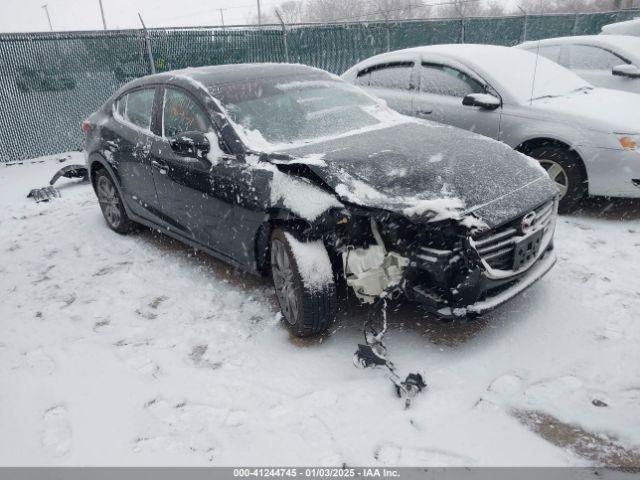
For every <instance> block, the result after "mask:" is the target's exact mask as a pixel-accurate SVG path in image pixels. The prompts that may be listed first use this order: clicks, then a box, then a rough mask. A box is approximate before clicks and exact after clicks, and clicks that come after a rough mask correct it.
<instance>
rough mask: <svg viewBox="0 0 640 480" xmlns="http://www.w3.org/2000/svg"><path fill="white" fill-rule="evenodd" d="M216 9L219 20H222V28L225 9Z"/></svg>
mask: <svg viewBox="0 0 640 480" xmlns="http://www.w3.org/2000/svg"><path fill="white" fill-rule="evenodd" d="M218 10H220V21H221V22H222V28H224V11H225V10H226V9H225V8H219V9H218Z"/></svg>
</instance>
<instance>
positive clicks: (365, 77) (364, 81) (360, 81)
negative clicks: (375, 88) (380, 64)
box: [354, 70, 371, 87]
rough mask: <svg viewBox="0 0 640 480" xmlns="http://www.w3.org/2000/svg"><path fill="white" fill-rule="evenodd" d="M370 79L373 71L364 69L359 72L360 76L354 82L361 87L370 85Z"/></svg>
mask: <svg viewBox="0 0 640 480" xmlns="http://www.w3.org/2000/svg"><path fill="white" fill-rule="evenodd" d="M370 79H371V72H370V71H367V70H364V71H362V72H360V73H358V76H357V78H356V81H355V82H354V83H355V84H356V85H358V86H359V87H368V86H369V80H370Z"/></svg>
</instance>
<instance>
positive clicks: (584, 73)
mask: <svg viewBox="0 0 640 480" xmlns="http://www.w3.org/2000/svg"><path fill="white" fill-rule="evenodd" d="M563 58H564V61H563V62H564V63H565V66H567V67H568V68H569V69H571V70H572V71H573V72H574V73H575V74H576V75H578V76H580V77H582V78H584V79H585V80H586V81H588V82H589V83H592V84H593V85H596V86H598V87H602V88H612V89H614V90H625V91H629V92H638V91H639V90H640V80H639V79H633V78H627V77H620V76H616V75H613V67H618V66H620V65H629V64H631V62H630V61H629V60H627V59H626V58H623V57H622V56H620V55H617V54H615V53H613V52H611V51H609V50H605V49H604V48H601V47H596V46H593V45H566V46H565V52H564V53H563Z"/></svg>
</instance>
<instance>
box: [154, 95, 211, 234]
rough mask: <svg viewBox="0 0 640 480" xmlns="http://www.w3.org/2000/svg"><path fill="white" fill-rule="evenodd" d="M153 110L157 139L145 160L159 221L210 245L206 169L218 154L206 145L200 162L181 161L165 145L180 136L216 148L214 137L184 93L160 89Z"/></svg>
mask: <svg viewBox="0 0 640 480" xmlns="http://www.w3.org/2000/svg"><path fill="white" fill-rule="evenodd" d="M158 108H159V109H160V112H159V115H158V117H159V118H160V133H161V137H160V138H159V139H158V141H157V142H156V143H155V144H154V145H153V146H152V148H151V152H150V156H151V164H152V166H153V177H154V180H155V183H156V190H157V192H158V199H159V202H160V210H161V212H162V216H163V220H164V221H165V222H166V224H167V226H168V228H170V229H172V230H174V231H175V232H177V233H179V234H181V235H183V236H185V237H187V238H189V239H191V240H196V241H198V242H199V243H202V244H204V245H210V244H211V243H212V238H213V231H214V230H215V229H216V228H217V226H218V224H219V219H218V212H217V209H216V202H215V200H214V199H213V198H212V197H211V195H210V192H211V179H210V177H211V168H212V164H213V162H216V161H218V158H217V157H219V156H221V154H222V152H221V151H220V149H219V147H218V146H217V145H212V147H211V152H209V154H208V155H207V157H206V158H195V157H191V156H184V155H181V154H179V153H177V152H174V150H173V149H172V147H171V140H172V139H173V138H175V137H177V136H178V135H180V134H182V133H185V132H202V133H205V134H207V136H208V138H209V141H210V142H214V143H217V136H216V135H217V134H216V133H215V130H214V128H213V125H212V123H211V121H210V119H209V117H208V116H207V115H206V113H205V111H204V109H203V108H202V107H201V106H200V105H199V104H198V103H197V101H196V100H195V99H194V98H193V97H191V95H190V94H189V93H188V92H186V91H184V90H181V89H177V88H168V87H167V88H163V89H162V100H161V101H160V102H159V105H158Z"/></svg>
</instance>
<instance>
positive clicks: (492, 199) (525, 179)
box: [279, 121, 556, 228]
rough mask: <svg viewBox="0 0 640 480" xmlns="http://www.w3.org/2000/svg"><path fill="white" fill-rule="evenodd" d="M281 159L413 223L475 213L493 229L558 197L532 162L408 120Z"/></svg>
mask: <svg viewBox="0 0 640 480" xmlns="http://www.w3.org/2000/svg"><path fill="white" fill-rule="evenodd" d="M279 153H282V154H286V155H289V156H291V157H294V158H295V159H296V160H292V161H295V162H296V163H306V165H307V166H308V167H309V168H310V169H311V170H313V172H314V173H315V174H316V175H318V176H319V177H320V178H321V179H322V180H323V181H324V182H325V183H326V184H327V185H329V186H330V187H331V188H332V189H333V190H334V191H335V192H336V194H337V195H338V197H340V199H341V200H343V201H346V202H350V203H355V204H358V205H361V206H365V207H373V208H382V209H386V210H390V211H394V212H397V213H401V214H403V215H405V216H407V217H410V218H412V219H413V220H414V221H416V220H417V221H437V220H443V219H445V218H458V219H463V218H465V217H469V215H471V214H472V216H473V217H476V218H477V219H480V220H481V221H482V222H484V223H485V224H486V225H487V226H488V227H490V228H493V227H496V226H498V225H500V224H502V223H504V222H506V221H509V220H512V219H513V218H516V217H518V216H521V215H523V214H526V213H527V212H529V211H531V210H532V209H534V208H535V207H537V206H539V205H540V204H542V203H543V202H545V201H547V200H549V199H550V198H552V197H553V196H554V195H555V194H556V189H555V186H554V184H553V183H552V182H551V181H550V180H549V178H548V176H547V175H546V173H545V172H544V170H543V169H542V168H541V167H540V166H539V165H538V163H537V162H536V161H535V160H532V159H531V158H528V157H526V156H524V155H522V154H520V153H518V152H515V151H514V150H512V149H511V148H510V147H508V146H507V145H505V144H502V143H500V142H497V141H494V140H492V139H489V138H487V137H483V136H480V135H477V134H474V133H471V132H468V131H466V130H461V129H458V128H454V127H449V126H444V125H440V124H436V123H432V122H422V121H407V122H406V123H400V124H395V125H391V126H387V127H384V128H378V129H374V130H369V131H364V132H358V133H355V134H353V135H349V136H343V137H338V138H333V139H330V140H326V141H321V142H317V143H313V144H308V145H305V146H302V147H294V148H287V149H283V150H280V151H279ZM307 160H308V161H307ZM282 163H286V162H282Z"/></svg>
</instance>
